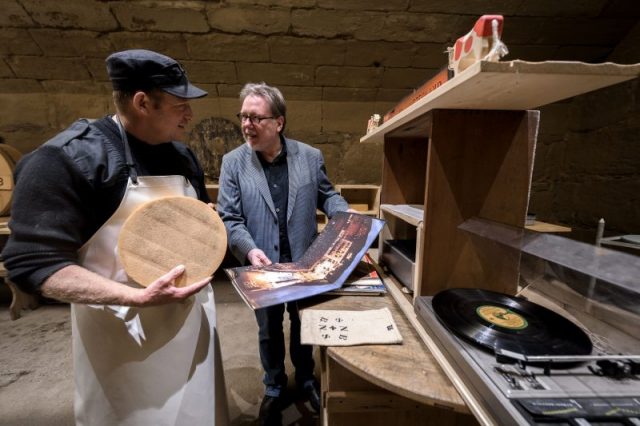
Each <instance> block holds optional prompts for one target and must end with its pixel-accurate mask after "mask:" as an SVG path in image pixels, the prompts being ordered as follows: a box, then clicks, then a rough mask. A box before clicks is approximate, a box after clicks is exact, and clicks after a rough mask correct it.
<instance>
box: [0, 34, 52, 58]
mask: <svg viewBox="0 0 640 426" xmlns="http://www.w3.org/2000/svg"><path fill="white" fill-rule="evenodd" d="M41 54H42V50H40V48H39V47H38V45H37V44H36V42H35V41H34V40H33V38H31V35H30V34H29V32H28V31H27V30H23V29H18V28H1V29H0V55H41Z"/></svg>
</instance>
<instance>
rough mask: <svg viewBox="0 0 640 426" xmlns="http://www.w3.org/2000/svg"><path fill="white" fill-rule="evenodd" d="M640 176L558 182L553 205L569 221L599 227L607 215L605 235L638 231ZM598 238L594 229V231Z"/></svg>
mask: <svg viewBox="0 0 640 426" xmlns="http://www.w3.org/2000/svg"><path fill="white" fill-rule="evenodd" d="M639 194H640V180H638V179H635V180H630V179H588V178H587V179H580V180H576V181H565V182H559V183H558V184H557V185H556V188H555V198H554V209H556V211H557V212H558V217H559V218H560V219H561V220H562V221H564V222H567V223H577V224H580V225H582V226H584V227H596V226H597V223H598V220H600V218H604V219H605V222H606V225H605V235H611V234H612V232H614V231H616V230H617V231H618V232H620V233H634V232H637V226H638V217H640V207H639V206H640V196H639ZM593 237H594V238H595V233H594V235H593Z"/></svg>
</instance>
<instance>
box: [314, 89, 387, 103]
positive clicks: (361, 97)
mask: <svg viewBox="0 0 640 426" xmlns="http://www.w3.org/2000/svg"><path fill="white" fill-rule="evenodd" d="M377 93H378V90H377V89H374V88H370V89H360V88H355V87H354V88H349V87H345V88H342V87H325V88H324V89H322V100H325V101H338V102H340V101H360V102H374V101H375V100H376V95H377Z"/></svg>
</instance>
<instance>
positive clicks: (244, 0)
mask: <svg viewBox="0 0 640 426" xmlns="http://www.w3.org/2000/svg"><path fill="white" fill-rule="evenodd" d="M225 3H228V4H232V5H236V4H248V5H252V6H254V5H259V6H279V7H303V8H307V7H313V6H316V0H225Z"/></svg>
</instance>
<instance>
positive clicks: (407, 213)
mask: <svg viewBox="0 0 640 426" xmlns="http://www.w3.org/2000/svg"><path fill="white" fill-rule="evenodd" d="M380 210H382V211H384V212H385V213H388V214H390V215H393V216H396V217H398V218H400V219H402V220H404V221H405V222H407V223H410V224H411V225H413V226H418V225H420V224H421V223H422V221H423V220H424V206H423V205H421V204H383V205H381V206H380Z"/></svg>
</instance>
